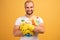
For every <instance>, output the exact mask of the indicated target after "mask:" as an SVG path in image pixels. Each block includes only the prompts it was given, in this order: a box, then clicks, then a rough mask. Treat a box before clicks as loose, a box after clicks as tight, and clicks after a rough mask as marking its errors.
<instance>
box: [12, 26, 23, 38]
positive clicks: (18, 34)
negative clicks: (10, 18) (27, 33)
mask: <svg viewBox="0 0 60 40" xmlns="http://www.w3.org/2000/svg"><path fill="white" fill-rule="evenodd" d="M13 34H14V36H16V37H20V36H23V34H22V32H21V30H20V28H19V26H18V25H14V28H13Z"/></svg>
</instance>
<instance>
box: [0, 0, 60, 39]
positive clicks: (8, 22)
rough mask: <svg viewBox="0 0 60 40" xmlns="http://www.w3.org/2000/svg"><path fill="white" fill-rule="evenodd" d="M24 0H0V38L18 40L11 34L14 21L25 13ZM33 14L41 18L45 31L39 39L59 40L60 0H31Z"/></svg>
mask: <svg viewBox="0 0 60 40" xmlns="http://www.w3.org/2000/svg"><path fill="white" fill-rule="evenodd" d="M25 1H26V0H0V40H19V37H14V36H13V27H14V22H15V20H16V18H17V17H19V16H23V15H24V14H25V10H24V2H25ZM33 1H34V4H35V9H34V14H35V15H38V16H40V17H42V18H43V20H44V23H45V33H44V34H39V36H38V37H39V40H60V0H33Z"/></svg>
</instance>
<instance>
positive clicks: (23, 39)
mask: <svg viewBox="0 0 60 40" xmlns="http://www.w3.org/2000/svg"><path fill="white" fill-rule="evenodd" d="M22 21H25V22H27V23H30V24H32V25H40V24H41V23H43V20H42V18H41V17H38V16H33V17H31V18H28V17H26V16H22V17H19V18H17V19H16V22H15V25H19V26H20V24H22ZM34 22H35V23H34ZM37 35H38V33H36V34H35V35H34V36H31V37H26V36H24V37H20V40H38V37H37Z"/></svg>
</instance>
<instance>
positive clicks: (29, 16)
mask: <svg viewBox="0 0 60 40" xmlns="http://www.w3.org/2000/svg"><path fill="white" fill-rule="evenodd" d="M25 16H26V17H28V18H31V17H32V16H33V14H31V15H27V14H26V15H25Z"/></svg>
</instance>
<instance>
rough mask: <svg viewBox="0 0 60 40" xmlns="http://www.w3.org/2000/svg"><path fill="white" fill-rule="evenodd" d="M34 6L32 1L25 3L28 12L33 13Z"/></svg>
mask: <svg viewBox="0 0 60 40" xmlns="http://www.w3.org/2000/svg"><path fill="white" fill-rule="evenodd" d="M33 8H34V5H33V3H32V2H29V3H26V5H25V11H26V14H28V15H31V14H32V13H33Z"/></svg>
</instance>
